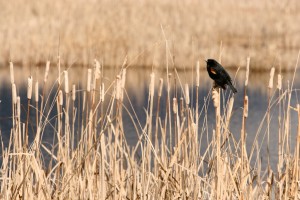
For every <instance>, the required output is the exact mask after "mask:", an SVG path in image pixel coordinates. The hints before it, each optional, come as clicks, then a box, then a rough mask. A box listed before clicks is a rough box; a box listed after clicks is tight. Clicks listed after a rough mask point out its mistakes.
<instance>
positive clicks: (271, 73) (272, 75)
mask: <svg viewBox="0 0 300 200" xmlns="http://www.w3.org/2000/svg"><path fill="white" fill-rule="evenodd" d="M274 73H275V68H274V67H272V69H271V72H270V80H269V88H270V89H272V88H273V78H274Z"/></svg>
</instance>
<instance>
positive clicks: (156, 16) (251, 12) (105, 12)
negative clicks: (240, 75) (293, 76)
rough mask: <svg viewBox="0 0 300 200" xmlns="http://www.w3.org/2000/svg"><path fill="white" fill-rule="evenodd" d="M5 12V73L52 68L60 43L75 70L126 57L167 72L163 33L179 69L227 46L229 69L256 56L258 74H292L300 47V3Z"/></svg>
mask: <svg viewBox="0 0 300 200" xmlns="http://www.w3.org/2000/svg"><path fill="white" fill-rule="evenodd" d="M0 8H1V12H0V24H1V26H0V44H1V54H0V67H1V66H5V65H6V63H7V62H8V61H9V60H13V61H14V63H15V64H22V65H26V66H30V65H31V64H36V63H42V64H43V65H44V62H45V60H47V59H50V60H53V58H55V56H56V55H57V46H58V43H60V48H61V49H60V50H61V55H62V56H63V60H62V61H63V62H66V63H67V64H68V65H70V64H72V63H74V62H76V63H78V64H80V65H86V66H87V65H89V64H90V60H92V59H93V58H95V57H101V58H103V60H104V62H105V64H106V65H107V66H111V67H114V66H116V65H118V63H120V62H122V61H123V59H124V57H125V55H127V56H128V62H130V63H131V64H132V65H136V66H144V67H149V68H151V66H152V65H153V60H155V62H156V63H159V64H161V65H164V61H165V56H166V55H165V54H164V38H163V35H162V34H161V27H163V29H164V31H165V32H166V35H167V37H168V40H169V42H170V47H172V48H171V49H172V54H173V55H174V56H175V57H176V65H177V67H178V68H184V67H188V68H191V67H192V66H193V65H194V63H195V62H196V61H197V60H198V59H200V58H201V60H202V59H206V58H207V57H218V55H219V46H220V44H222V46H223V48H224V49H225V50H226V54H224V55H223V56H222V57H223V59H222V62H223V64H225V65H226V66H231V67H233V68H237V67H239V66H245V65H246V62H245V59H243V58H245V57H248V56H250V57H251V58H252V60H251V63H252V64H251V65H252V70H253V69H257V70H265V71H266V70H268V68H269V66H270V65H273V64H276V65H278V66H282V70H292V69H293V67H294V63H295V58H296V57H297V53H298V49H299V44H300V36H299V34H298V33H299V32H300V27H299V26H298V22H299V21H300V13H299V8H300V3H299V1H297V0H273V1H268V0H253V1H233V0H211V1H205V0H187V1H173V0H152V1H145V0H126V1H108V0H99V1H95V0H65V1H57V2H55V3H53V1H51V0H44V1H38V2H34V1H31V2H29V3H24V2H23V1H22V0H12V1H10V2H8V3H7V2H5V1H1V2H0ZM62 10H64V12H62ZM20 13H22V15H20ZM179 52H180V53H179ZM237 52H238V56H237ZM283 66H284V67H283Z"/></svg>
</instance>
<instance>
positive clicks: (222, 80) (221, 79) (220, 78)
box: [206, 59, 237, 93]
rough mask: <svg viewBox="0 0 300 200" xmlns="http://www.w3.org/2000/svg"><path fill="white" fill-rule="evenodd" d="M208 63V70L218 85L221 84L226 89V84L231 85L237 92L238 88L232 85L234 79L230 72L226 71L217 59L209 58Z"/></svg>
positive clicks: (233, 90) (234, 91)
mask: <svg viewBox="0 0 300 200" xmlns="http://www.w3.org/2000/svg"><path fill="white" fill-rule="evenodd" d="M206 63H207V67H206V68H207V72H208V75H209V77H210V78H211V79H213V80H214V81H215V83H216V85H217V86H220V87H221V88H223V89H224V90H225V89H226V85H228V86H229V87H230V89H231V90H232V92H233V93H236V92H237V90H236V89H235V87H233V85H232V80H231V78H230V76H229V74H228V73H227V72H226V71H225V69H224V68H223V67H222V65H221V64H220V63H218V62H217V61H215V60H214V59H208V60H207V61H206Z"/></svg>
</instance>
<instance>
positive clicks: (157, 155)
mask: <svg viewBox="0 0 300 200" xmlns="http://www.w3.org/2000/svg"><path fill="white" fill-rule="evenodd" d="M58 62H59V61H58ZM246 63H247V65H246V67H245V68H246V71H247V73H246V77H245V80H246V81H245V85H244V96H243V100H244V102H243V112H242V113H241V115H240V119H241V121H240V123H241V124H242V129H241V137H240V138H234V137H233V133H232V130H231V128H230V124H231V123H232V121H231V116H232V115H233V114H235V115H238V114H239V113H238V112H236V109H235V108H236V106H237V105H235V102H236V101H235V98H236V96H233V95H232V94H231V93H229V94H228V95H229V96H226V95H223V98H221V97H222V92H221V91H220V89H218V88H214V89H213V90H212V92H211V93H208V94H207V96H206V97H205V101H204V103H203V104H200V103H199V102H198V98H202V97H201V96H200V94H199V93H198V90H199V85H200V84H201V79H200V72H199V63H198V64H197V65H196V73H195V79H194V80H196V81H195V82H196V84H195V89H196V98H197V100H196V102H193V100H192V94H191V92H190V91H191V88H192V87H193V86H194V85H189V84H187V83H185V84H182V81H181V79H180V76H179V75H178V74H176V73H177V72H176V70H174V74H173V75H174V77H176V81H174V82H172V81H171V75H170V74H169V73H168V74H167V75H166V76H165V79H163V78H160V79H156V76H157V74H156V73H155V72H154V71H153V72H151V73H150V74H149V77H150V82H149V92H148V94H146V95H148V96H147V97H148V102H147V103H148V105H147V107H146V108H145V109H144V111H145V116H146V122H145V123H142V120H141V119H139V118H138V117H137V116H136V110H135V109H136V108H134V107H133V105H132V103H131V100H132V99H131V98H134V97H130V96H129V95H128V93H127V91H126V81H127V80H126V79H127V76H130V71H129V70H126V69H127V65H126V64H125V65H123V66H122V67H121V70H120V71H119V72H118V73H117V74H116V75H115V76H114V77H115V78H114V79H113V80H111V82H110V83H109V82H108V81H107V79H105V78H103V73H104V71H103V69H101V67H100V63H98V62H97V61H95V67H94V68H93V69H89V70H88V76H87V77H80V76H79V77H77V78H82V79H84V80H81V81H82V82H86V83H87V85H80V84H79V85H78V86H77V85H75V84H74V83H72V82H70V80H72V79H71V74H72V73H71V70H72V68H70V69H68V71H64V72H63V80H62V79H61V80H60V81H64V88H62V86H61V85H59V86H58V87H57V85H58V84H57V83H58V81H59V77H57V79H56V82H53V83H51V82H49V83H48V80H47V78H44V86H43V87H44V88H43V94H42V95H41V96H39V90H38V88H39V84H38V81H36V82H35V98H34V100H35V103H36V104H31V102H30V100H31V97H32V80H33V77H29V78H28V88H27V97H26V99H27V106H28V110H25V111H26V112H27V113H26V119H25V121H24V122H23V121H22V120H23V119H22V118H21V116H22V112H24V110H23V109H21V108H22V104H21V102H22V101H21V98H23V97H19V96H18V94H17V90H16V88H17V85H16V83H15V82H11V83H12V88H11V89H12V105H13V106H12V115H13V117H12V118H11V120H12V124H13V125H12V128H11V131H10V133H11V135H10V140H9V142H8V144H7V146H6V144H4V146H5V148H4V147H3V145H2V151H1V170H0V172H1V179H0V191H1V195H0V199H142V198H143V199H147V198H150V199H154V198H157V199H177V198H182V199H231V198H232V199H273V198H276V199H284V198H285V199H289V198H297V195H298V182H299V164H298V162H299V150H300V139H299V138H300V128H299V127H300V106H299V105H298V104H297V105H296V106H294V105H292V104H291V98H292V97H293V96H292V93H293V92H294V91H295V88H292V87H290V86H288V87H286V86H285V85H284V84H282V83H283V79H282V76H281V75H278V82H277V90H276V91H278V98H273V96H274V95H272V93H271V92H272V91H271V89H272V88H273V83H271V82H273V80H272V79H271V78H272V77H274V76H275V70H274V69H272V70H271V76H270V81H269V84H268V85H267V87H268V88H269V89H270V94H269V97H268V105H267V108H266V114H265V117H264V119H263V120H262V125H261V126H263V125H264V126H266V127H267V131H266V134H268V135H267V136H269V135H270V136H271V134H273V133H272V131H271V130H272V129H270V124H271V120H272V115H271V113H272V111H273V109H275V107H277V105H278V106H279V108H280V111H279V112H278V113H276V114H278V116H277V117H278V123H279V125H280V126H279V130H278V138H279V142H278V144H272V145H278V153H279V155H278V163H277V168H273V167H272V166H271V164H270V161H268V165H267V166H266V168H263V167H262V165H261V159H260V158H261V156H265V155H267V156H269V154H268V153H267V154H262V150H261V149H262V148H268V149H269V145H271V144H269V141H268V138H267V139H266V140H267V143H266V147H265V146H264V143H263V141H261V140H259V139H258V138H259V136H263V135H264V132H263V131H261V128H260V127H259V128H258V132H257V133H256V134H257V135H256V137H255V139H254V142H253V147H252V149H250V152H249V153H248V150H249V149H247V148H246V144H247V142H249V140H248V139H247V127H249V126H251V124H249V123H246V122H247V119H249V118H250V117H252V116H251V112H250V111H251V107H249V101H251V93H247V86H248V84H251V82H250V81H249V80H250V79H249V71H250V70H249V68H250V59H249V58H248V59H247V62H246ZM12 65H13V64H12V63H10V66H12ZM47 66H48V67H47ZM49 66H50V63H49V64H47V65H46V70H45V74H48V73H49V71H48V70H51V69H49ZM47 68H48V69H47ZM100 69H101V70H100ZM99 70H100V71H99ZM11 72H12V70H11ZM173 75H172V76H173ZM13 76H14V74H13V73H11V77H13ZM45 77H46V76H45ZM85 78H86V79H87V81H86V79H85ZM11 80H12V78H11ZM46 82H47V85H48V84H49V85H53V87H52V90H54V93H52V94H50V92H47V90H45V86H46ZM61 83H63V82H61ZM156 83H157V84H158V88H156V86H155V85H156ZM175 84H176V86H175ZM177 84H178V85H177ZM69 85H70V86H71V85H72V87H71V88H70V89H71V90H70V89H69ZM104 85H105V87H104ZM271 86H272V87H271ZM164 87H166V90H165V89H164ZM18 88H19V87H18ZM20 88H21V87H20ZM175 90H178V91H176V92H175ZM50 91H51V90H50ZM53 94H54V95H53ZM276 94H277V93H276ZM164 96H166V101H168V102H166V104H162V102H163V97H164ZM276 96H277V95H276ZM43 99H45V101H43ZM40 100H41V102H40ZM222 101H225V102H223V103H222ZM39 102H40V103H39ZM211 102H212V103H213V105H214V108H215V117H214V120H215V125H214V126H213V131H211V129H210V128H209V127H208V126H209V125H208V122H207V121H208V120H210V119H209V118H208V114H207V112H208V110H207V109H208V106H209V104H210V103H211ZM48 104H49V106H45V105H48ZM164 105H165V106H166V108H164V109H162V106H164ZM31 108H34V109H36V110H37V112H36V113H40V114H37V115H36V116H31V115H30V114H29V113H30V109H31ZM50 112H55V114H54V116H53V115H50ZM292 112H294V113H292ZM291 114H296V115H297V117H298V118H297V123H298V129H297V130H291V128H292V126H291V116H290V115H291ZM50 116H51V117H50ZM125 116H126V121H125V120H124V119H125ZM202 118H203V119H204V121H203V122H202V120H200V119H202ZM34 119H35V120H34ZM128 120H129V121H130V123H131V124H132V126H133V129H131V130H130V132H129V131H128V130H126V129H125V125H124V123H127V122H128ZM273 120H274V119H273ZM32 124H35V125H36V127H37V128H36V130H33V129H30V128H29V127H31V125H32ZM246 125H247V126H246ZM49 127H50V128H49ZM170 127H171V128H170ZM46 131H47V132H51V134H52V135H53V144H48V143H46V142H45V141H44V138H43V135H44V134H45V133H46ZM292 131H296V132H297V135H296V138H293V137H294V136H293V135H292V134H291V133H292ZM34 132H35V138H34V139H33V140H28V135H31V134H34ZM132 133H135V134H136V135H137V142H136V144H133V145H131V146H130V145H128V142H127V140H128V137H129V136H130V135H129V134H132ZM205 133H206V134H210V135H212V137H210V138H211V139H209V140H207V141H202V137H203V134H205ZM248 134H252V133H248ZM76 136H77V137H76ZM291 140H295V141H296V143H295V145H294V146H293V145H292V143H291ZM204 142H206V144H207V147H206V149H204V150H203V149H201V145H203V143H204ZM200 149H201V151H200ZM41 152H43V153H41ZM45 158H48V159H45ZM46 160H47V161H46Z"/></svg>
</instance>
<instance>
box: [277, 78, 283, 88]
mask: <svg viewBox="0 0 300 200" xmlns="http://www.w3.org/2000/svg"><path fill="white" fill-rule="evenodd" d="M277 79H278V80H277V88H278V90H281V88H282V76H281V74H278V76H277Z"/></svg>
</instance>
